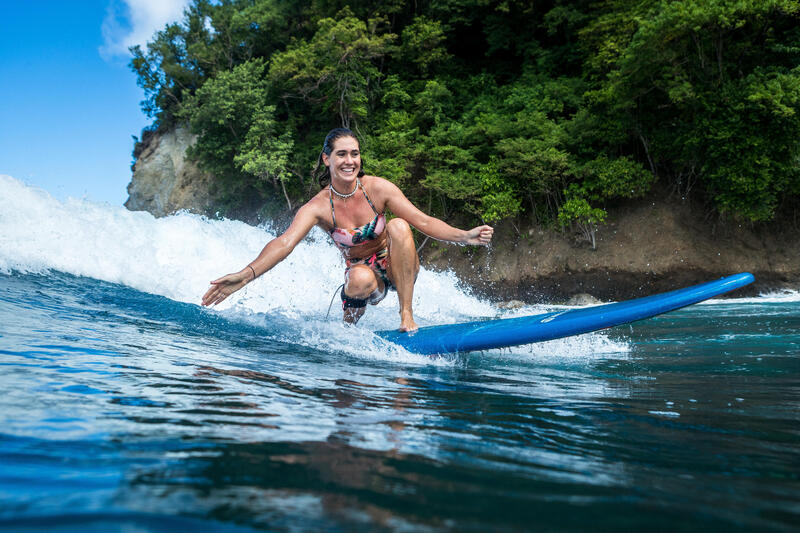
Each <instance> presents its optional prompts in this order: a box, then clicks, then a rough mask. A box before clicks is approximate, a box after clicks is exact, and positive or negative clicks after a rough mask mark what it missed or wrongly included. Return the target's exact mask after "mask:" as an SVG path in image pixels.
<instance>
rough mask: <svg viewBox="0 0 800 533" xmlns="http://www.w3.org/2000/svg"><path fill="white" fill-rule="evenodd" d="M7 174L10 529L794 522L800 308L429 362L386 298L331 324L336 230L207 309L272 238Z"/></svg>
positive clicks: (0, 406)
mask: <svg viewBox="0 0 800 533" xmlns="http://www.w3.org/2000/svg"><path fill="white" fill-rule="evenodd" d="M0 180H4V181H0V366H2V371H0V391H2V395H0V465H2V466H0V529H3V530H9V531H44V530H48V531H98V532H99V531H180V530H198V531H200V530H203V531H214V530H219V531H248V530H251V529H253V530H270V531H316V530H327V531H351V530H364V531H384V530H386V531H404V530H413V531H529V530H544V531H619V530H622V529H628V530H644V529H648V530H668V531H697V530H700V529H708V530H720V531H722V530H724V531H731V530H733V531H753V530H759V531H793V530H796V529H797V526H798V524H800V480H799V479H798V477H800V474H798V465H800V423H799V422H800V355H799V353H798V352H800V349H799V348H798V347H799V346H800V297H798V295H797V294H783V295H770V296H762V297H759V298H752V299H732V300H724V301H714V302H712V303H708V304H701V305H696V306H692V307H689V308H686V309H683V310H680V311H677V312H674V313H671V314H668V315H663V316H661V317H657V318H654V319H650V320H646V321H642V322H639V323H636V324H633V325H630V326H624V327H618V328H614V329H611V330H608V331H606V332H602V333H596V334H591V335H583V336H579V337H574V338H571V339H564V340H560V341H551V342H549V343H543V344H539V345H532V346H525V347H519V348H515V349H510V350H502V351H488V352H482V353H471V354H462V355H458V356H453V357H448V358H427V357H421V356H416V355H413V354H408V353H406V352H404V351H402V350H400V349H397V348H395V347H393V346H391V345H388V344H386V343H383V342H382V341H380V339H378V338H377V337H376V336H375V335H374V334H372V331H375V330H379V329H386V328H391V327H394V326H395V322H396V321H397V315H396V311H395V309H396V300H389V301H387V302H384V303H382V304H381V305H380V306H378V308H377V309H371V310H370V312H369V314H368V315H367V316H366V317H365V320H364V321H363V323H362V324H360V325H359V326H358V327H357V328H347V327H344V326H342V325H341V324H340V323H339V322H338V321H337V320H334V319H326V311H327V307H328V304H329V301H330V296H331V294H332V291H333V290H334V289H335V288H336V286H337V285H338V284H339V283H341V281H340V279H339V278H340V277H341V268H340V267H341V265H340V264H339V262H340V259H339V258H338V257H337V256H336V252H335V250H334V249H333V248H332V246H330V245H329V244H328V243H327V242H326V241H325V240H324V239H323V238H321V237H322V236H318V235H317V236H314V235H312V238H311V239H310V241H308V242H306V243H304V244H303V245H302V246H301V247H300V248H299V249H298V251H297V255H296V256H295V255H293V256H292V257H291V258H290V259H289V260H287V262H286V263H285V264H282V265H281V267H279V268H278V269H276V270H275V271H274V272H272V273H270V274H269V275H268V276H266V277H265V278H264V279H261V280H259V281H258V282H257V283H254V284H253V285H251V286H249V287H248V288H247V290H246V291H245V292H243V293H242V294H241V295H239V296H238V299H235V301H232V302H230V303H228V304H227V306H224V307H221V308H220V309H218V310H213V311H209V310H206V309H201V308H200V307H199V306H198V305H197V301H198V299H199V296H200V295H201V294H202V293H203V292H204V289H205V287H206V284H207V282H208V280H209V279H212V278H213V277H215V276H216V275H219V274H221V273H223V272H225V271H226V270H231V269H233V268H234V265H236V264H239V263H242V261H245V262H246V261H247V259H248V258H250V257H251V256H252V255H254V254H255V253H257V252H258V250H259V249H260V247H261V246H262V245H263V242H264V241H265V240H266V239H267V238H269V235H270V234H271V230H270V229H269V228H249V227H247V226H245V225H243V224H239V223H235V222H228V221H209V220H204V219H202V218H200V217H195V216H192V215H178V216H175V217H169V218H166V219H158V220H156V219H153V218H152V217H150V216H149V215H146V214H143V213H129V212H127V211H125V210H124V209H121V208H117V207H111V206H102V205H95V204H89V203H86V202H80V201H71V202H66V203H59V202H57V201H55V200H53V199H52V198H50V197H49V196H47V195H46V193H43V192H41V191H36V190H34V189H31V188H28V187H26V186H24V185H22V184H20V183H19V182H16V181H15V180H11V179H10V178H2V177H0ZM308 265H314V268H313V269H312V268H308ZM303 266H305V269H303V268H302V267H303ZM415 305H416V307H417V309H418V314H419V318H420V322H421V323H422V324H430V323H442V322H453V321H459V320H464V319H470V318H471V319H474V318H481V317H486V316H494V315H497V314H499V313H500V312H499V311H498V310H497V309H496V308H494V307H493V306H492V305H491V304H489V303H487V302H483V301H481V300H479V299H477V298H475V297H473V296H471V295H470V294H468V293H467V292H465V291H464V290H462V289H461V288H460V286H459V285H458V281H457V280H456V279H455V278H454V277H453V276H452V275H450V274H436V273H431V272H423V273H422V274H421V275H420V280H419V290H418V296H417V302H416V303H415ZM335 306H336V304H334V307H335ZM544 310H547V308H544V307H542V306H535V307H530V308H525V309H522V310H518V311H515V314H526V313H533V312H542V311H544ZM334 311H335V309H334Z"/></svg>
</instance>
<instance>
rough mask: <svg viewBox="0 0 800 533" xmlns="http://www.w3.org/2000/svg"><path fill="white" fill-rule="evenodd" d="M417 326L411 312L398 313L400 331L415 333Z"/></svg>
mask: <svg viewBox="0 0 800 533" xmlns="http://www.w3.org/2000/svg"><path fill="white" fill-rule="evenodd" d="M418 329H419V326H418V325H417V323H416V322H414V315H412V314H411V311H401V312H400V331H416V330H418Z"/></svg>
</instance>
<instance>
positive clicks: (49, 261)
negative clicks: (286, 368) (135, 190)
mask: <svg viewBox="0 0 800 533" xmlns="http://www.w3.org/2000/svg"><path fill="white" fill-rule="evenodd" d="M274 237H275V232H274V231H273V230H272V229H270V227H269V226H266V225H265V226H262V227H253V226H249V225H247V224H244V223H242V222H237V221H232V220H209V219H207V218H205V217H202V216H198V215H194V214H190V213H185V212H184V213H178V214H176V215H173V216H168V217H164V218H155V217H153V216H152V215H150V214H149V213H146V212H141V211H140V212H132V211H128V210H126V209H124V208H122V207H116V206H110V205H107V204H97V203H93V202H89V201H86V200H78V199H72V198H70V199H68V200H66V201H64V202H61V201H59V200H56V199H55V198H53V197H52V196H51V195H50V194H48V193H47V192H46V191H44V190H41V189H38V188H36V187H31V186H28V185H26V184H23V183H22V182H20V181H18V180H16V179H14V178H12V177H10V176H6V175H0V272H3V273H6V274H9V273H11V272H12V271H17V272H21V273H46V272H48V271H51V270H57V271H61V272H66V273H69V274H74V275H77V276H87V277H91V278H95V279H98V280H103V281H108V282H113V283H119V284H123V285H126V286H129V287H133V288H135V289H137V290H140V291H143V292H147V293H151V294H157V295H161V296H165V297H167V298H170V299H173V300H176V301H181V302H187V303H194V304H199V302H200V298H201V296H202V295H203V293H205V291H206V290H207V289H208V287H209V282H210V281H211V280H213V279H216V278H218V277H220V276H222V275H224V274H226V273H228V272H235V271H238V270H239V269H241V268H242V267H243V266H244V265H246V264H247V263H248V262H250V261H251V260H253V259H254V258H255V257H256V256H257V255H258V253H259V252H260V251H261V249H262V247H263V246H264V244H266V243H267V242H268V241H269V240H270V239H272V238H274ZM343 270H344V262H343V260H342V258H341V255H340V254H339V253H338V251H337V250H336V248H335V247H334V246H333V245H332V244H331V243H330V240H329V239H328V238H327V235H325V234H324V232H322V231H321V230H317V229H315V230H313V231H312V232H311V234H310V235H309V238H307V239H306V240H304V241H303V242H301V243H300V244H299V245H298V246H297V248H296V249H295V250H294V252H293V253H292V254H291V255H290V256H289V257H288V258H287V259H286V260H284V261H283V262H282V263H280V264H279V265H277V266H276V267H275V268H274V269H273V270H272V271H271V272H269V273H267V274H266V275H264V276H262V277H261V278H260V279H259V280H258V281H256V282H255V283H253V284H251V285H248V286H247V287H245V288H244V289H243V290H241V291H240V292H238V293H236V294H235V295H234V296H233V297H231V298H229V299H228V300H227V301H225V302H223V303H222V304H220V305H219V306H217V308H216V309H217V310H219V311H225V310H232V311H248V312H251V313H259V314H272V315H281V316H284V317H286V318H289V319H299V318H301V317H303V318H305V319H309V318H311V319H313V320H314V321H320V320H323V318H324V317H325V314H326V312H327V310H328V306H329V304H330V301H331V297H332V296H333V295H334V294H335V291H336V288H337V287H339V285H340V284H341V283H342V281H343ZM415 292H416V295H415V300H414V307H415V313H416V317H417V318H418V322H419V323H420V324H423V325H424V324H431V323H444V322H455V321H458V320H463V319H464V317H465V316H468V317H486V316H494V315H495V314H496V309H495V308H494V307H493V306H492V305H490V304H488V303H486V302H484V301H481V300H480V299H478V298H476V297H474V296H472V295H470V294H468V293H467V292H465V291H464V290H462V289H460V288H459V287H458V279H457V278H456V276H455V275H454V274H453V273H450V272H446V273H437V272H431V271H428V270H425V269H422V271H421V272H420V275H419V278H418V281H417V285H416V291H415ZM423 296H424V297H423ZM340 309H341V308H340V303H339V299H338V296H336V297H335V298H334V303H333V308H332V311H331V315H332V318H331V321H333V322H336V321H338V319H339V316H340V315H341V310H340ZM378 309H379V310H381V311H383V312H375V311H372V310H371V312H368V313H367V314H366V316H365V317H364V319H363V320H362V324H363V325H365V326H366V327H367V328H369V329H391V328H394V327H397V324H398V322H399V318H398V316H397V312H396V309H397V296H396V294H394V293H390V294H389V296H388V297H387V298H386V300H385V301H384V302H382V303H381V304H380V306H379V308H378ZM389 310H391V311H389ZM387 311H388V312H387ZM308 333H310V332H308ZM327 333H330V332H326V334H327ZM351 333H352V332H351Z"/></svg>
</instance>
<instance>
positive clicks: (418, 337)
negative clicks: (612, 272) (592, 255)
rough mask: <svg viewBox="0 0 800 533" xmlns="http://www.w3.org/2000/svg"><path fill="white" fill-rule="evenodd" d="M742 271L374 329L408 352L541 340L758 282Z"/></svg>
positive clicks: (614, 323)
mask: <svg viewBox="0 0 800 533" xmlns="http://www.w3.org/2000/svg"><path fill="white" fill-rule="evenodd" d="M754 279H755V278H754V277H753V275H752V274H750V273H748V272H742V273H740V274H734V275H732V276H727V277H724V278H720V279H718V280H714V281H709V282H707V283H701V284H699V285H694V286H692V287H686V288H683V289H678V290H674V291H670V292H665V293H661V294H654V295H652V296H645V297H643V298H637V299H635V300H627V301H624V302H615V303H610V304H603V305H597V306H593V307H584V308H580V309H567V310H562V311H554V312H550V313H543V314H539V315H531V316H523V317H516V318H500V319H494V320H481V321H476V322H463V323H460V324H445V325H440V326H426V327H422V328H419V329H418V330H417V331H415V332H412V333H406V332H400V331H397V330H391V331H377V332H376V334H377V335H379V336H380V337H382V338H384V339H386V340H387V341H389V342H392V343H394V344H399V345H400V346H402V347H403V348H405V349H406V350H408V351H409V352H413V353H419V354H428V355H433V354H449V353H458V352H472V351H476V350H488V349H492V348H505V347H508V346H518V345H521V344H530V343H534V342H542V341H548V340H553V339H560V338H562V337H570V336H572V335H580V334H581V333H589V332H591V331H597V330H600V329H605V328H610V327H612V326H619V325H621V324H628V323H630V322H635V321H637V320H642V319H645V318H650V317H653V316H656V315H660V314H662V313H667V312H669V311H674V310H676V309H680V308H681V307H686V306H687V305H692V304H695V303H697V302H702V301H703V300H708V299H709V298H713V297H715V296H719V295H720V294H724V293H726V292H730V291H733V290H736V289H738V288H741V287H744V286H745V285H749V284H750V283H752V282H753V281H754Z"/></svg>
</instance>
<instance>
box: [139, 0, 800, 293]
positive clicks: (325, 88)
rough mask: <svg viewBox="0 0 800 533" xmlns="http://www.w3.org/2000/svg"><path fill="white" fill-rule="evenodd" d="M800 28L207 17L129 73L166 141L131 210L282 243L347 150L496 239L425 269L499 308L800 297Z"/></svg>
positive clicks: (555, 6)
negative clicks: (578, 301) (706, 291)
mask: <svg viewBox="0 0 800 533" xmlns="http://www.w3.org/2000/svg"><path fill="white" fill-rule="evenodd" d="M798 22H800V6H799V5H798V3H797V2H795V1H787V0H783V1H777V0H768V1H763V0H748V1H743V2H736V3H731V2H724V1H721V0H710V1H700V0H687V1H685V2H668V1H655V0H653V1H647V2H629V1H626V0H614V1H611V2H601V3H597V2H591V1H585V2H584V1H578V2H562V1H558V0H553V1H550V2H541V3H531V2H522V1H514V0H510V1H505V2H491V3H487V2H484V1H482V0H463V1H461V2H444V3H430V4H428V3H412V4H408V5H407V3H400V2H368V1H367V2H358V3H350V4H348V3H346V2H335V1H330V2H326V1H321V2H319V1H317V2H303V1H294V2H278V1H277V0H256V1H247V2H245V1H231V2H223V3H219V4H217V3H213V4H212V3H210V2H207V1H202V0H195V1H193V2H192V3H191V4H190V5H189V7H188V8H187V10H186V12H185V14H184V18H183V19H182V20H181V21H179V22H178V23H174V24H170V25H168V26H167V27H165V28H164V29H163V30H162V31H160V32H159V33H157V34H156V36H155V37H154V38H153V40H151V41H150V42H149V43H148V45H147V46H146V47H145V48H140V47H134V48H133V49H132V53H133V59H132V61H131V67H132V69H133V70H134V72H135V73H136V74H137V77H138V83H139V85H140V86H141V87H142V88H143V89H144V91H145V100H144V101H143V102H142V107H143V109H144V110H145V112H146V113H147V114H148V115H149V116H150V117H151V119H152V120H153V122H152V125H151V126H150V127H149V128H147V129H146V130H145V131H144V132H143V133H142V136H141V140H138V139H137V142H136V146H135V148H134V159H135V162H134V177H133V181H132V183H131V185H130V186H129V191H130V192H131V198H130V199H129V201H128V203H126V205H127V206H128V207H129V208H131V209H146V210H149V211H151V212H153V213H155V214H167V212H168V211H169V210H170V209H179V208H189V209H190V210H193V211H196V212H200V213H203V214H209V215H212V214H213V215H214V216H226V217H229V218H240V219H243V220H246V221H249V222H255V221H258V220H265V219H275V220H278V221H280V220H283V219H286V218H287V217H288V216H290V215H291V213H292V211H293V210H294V209H296V208H297V207H298V206H299V205H300V204H301V203H302V202H303V201H305V200H306V199H307V198H308V197H309V196H310V195H311V194H313V192H314V191H316V190H317V188H318V184H316V183H314V182H313V180H312V179H311V177H310V170H311V167H312V166H313V163H314V162H315V161H316V159H317V155H318V152H319V149H320V147H319V146H318V144H319V139H321V138H322V137H324V134H325V132H327V131H328V130H329V129H330V128H332V127H336V126H346V127H349V128H351V129H353V130H355V131H356V132H357V133H358V134H359V136H360V137H361V140H362V148H363V152H364V170H365V171H366V172H367V173H370V174H375V175H380V176H383V177H386V178H387V179H390V180H392V181H394V182H395V183H397V184H398V185H399V186H400V187H401V188H402V189H403V190H404V191H405V192H406V194H407V195H408V196H409V198H410V199H411V200H412V201H413V202H415V203H416V204H417V205H419V206H420V207H421V208H422V209H423V210H426V211H428V212H430V213H431V214H433V215H435V216H437V217H440V218H442V219H444V220H447V221H449V222H453V223H456V224H462V225H465V224H466V225H469V224H470V223H479V222H485V223H490V224H493V225H495V226H496V227H497V228H498V235H497V238H496V239H495V240H496V243H495V244H494V246H493V247H492V250H468V249H460V248H458V247H450V248H453V249H448V248H447V247H443V246H440V245H437V244H436V243H431V242H425V244H424V245H422V249H421V256H422V259H423V261H424V262H425V263H427V264H428V265H430V266H434V267H440V268H443V267H450V268H453V269H454V271H455V272H456V273H457V274H458V275H459V276H461V278H462V279H464V280H465V282H466V283H468V284H469V285H470V286H472V287H473V288H475V290H476V291H477V292H479V293H481V294H483V295H488V296H490V297H492V298H493V299H495V300H496V299H499V298H503V299H522V300H526V301H536V300H543V299H547V300H552V299H564V298H569V297H570V296H571V295H573V294H575V293H581V292H585V293H589V294H592V295H593V296H596V297H598V298H600V299H620V298H627V297H634V296H637V295H644V294H647V293H652V292H657V291H659V290H669V289H670V288H678V287H680V286H683V285H685V284H691V283H694V282H701V281H706V280H707V279H712V278H713V277H716V276H720V275H724V274H730V273H734V272H737V271H742V270H749V271H751V272H753V274H755V276H756V280H757V283H756V284H755V286H754V288H753V289H751V291H764V290H770V289H775V288H783V287H789V288H796V287H797V280H798V279H800V276H798V274H800V250H799V248H800V244H798V243H800V239H798V235H799V234H800V232H798V215H799V214H800V210H799V209H798V198H800V194H799V193H800V143H799V141H798V139H800V135H798V133H800V66H798V65H800V24H798ZM184 152H185V153H184ZM159 158H160V159H159ZM184 167H185V168H184ZM159 173H161V176H159ZM423 241H424V238H423V239H420V240H419V241H418V244H422V242H423ZM637 293H640V294H637Z"/></svg>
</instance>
